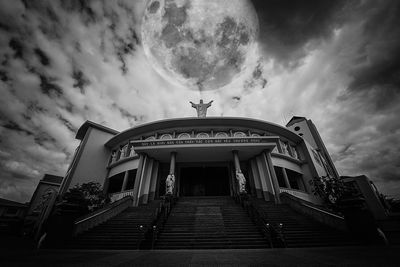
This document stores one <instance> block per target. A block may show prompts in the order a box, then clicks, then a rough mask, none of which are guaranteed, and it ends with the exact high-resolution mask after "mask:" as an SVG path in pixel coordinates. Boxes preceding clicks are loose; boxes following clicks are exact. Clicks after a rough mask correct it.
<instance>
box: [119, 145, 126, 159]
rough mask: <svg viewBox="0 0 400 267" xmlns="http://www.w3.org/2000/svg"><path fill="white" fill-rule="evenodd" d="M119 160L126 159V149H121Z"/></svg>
mask: <svg viewBox="0 0 400 267" xmlns="http://www.w3.org/2000/svg"><path fill="white" fill-rule="evenodd" d="M119 155H120V156H119V158H120V159H123V158H125V149H124V147H121V148H120V149H119Z"/></svg>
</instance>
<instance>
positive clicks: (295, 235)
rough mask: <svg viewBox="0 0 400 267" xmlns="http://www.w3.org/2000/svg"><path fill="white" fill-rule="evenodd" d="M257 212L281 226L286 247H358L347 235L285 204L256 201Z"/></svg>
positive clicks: (270, 221)
mask: <svg viewBox="0 0 400 267" xmlns="http://www.w3.org/2000/svg"><path fill="white" fill-rule="evenodd" d="M256 202H257V206H258V210H259V211H260V213H262V216H263V217H264V218H266V220H267V221H268V222H269V223H271V224H274V225H279V224H280V223H282V224H283V234H284V237H285V241H286V246H287V247H289V248H290V247H328V246H353V245H360V242H359V241H356V240H354V239H352V238H351V236H350V235H349V233H346V232H341V231H339V230H336V229H333V228H330V227H328V226H325V225H323V224H321V223H319V222H317V221H315V220H313V219H311V218H309V217H307V216H305V215H303V214H300V213H297V212H296V211H294V210H293V209H291V208H290V207H289V206H288V205H286V204H279V205H277V204H274V203H271V202H265V201H263V200H256Z"/></svg>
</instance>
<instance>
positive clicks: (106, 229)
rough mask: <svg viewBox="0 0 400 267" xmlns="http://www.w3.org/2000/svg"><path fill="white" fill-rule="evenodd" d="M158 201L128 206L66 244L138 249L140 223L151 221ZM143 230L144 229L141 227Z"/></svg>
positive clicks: (93, 247) (79, 247)
mask: <svg viewBox="0 0 400 267" xmlns="http://www.w3.org/2000/svg"><path fill="white" fill-rule="evenodd" d="M158 206H159V201H153V202H151V203H150V204H147V205H144V206H139V207H130V208H127V209H126V210H124V211H123V212H121V213H120V214H118V215H117V216H115V217H114V218H112V219H110V220H108V221H107V222H105V223H103V224H100V225H98V226H96V227H94V228H92V229H90V230H89V231H87V232H85V233H83V234H81V235H79V236H77V237H76V238H75V239H73V240H72V241H71V242H68V243H67V244H66V247H67V248H72V249H138V248H139V245H140V241H141V239H142V237H143V231H141V230H140V229H139V227H140V225H143V226H145V227H147V226H149V225H150V224H151V223H152V220H153V218H154V214H155V210H156V208H157V207H158ZM143 230H145V229H143Z"/></svg>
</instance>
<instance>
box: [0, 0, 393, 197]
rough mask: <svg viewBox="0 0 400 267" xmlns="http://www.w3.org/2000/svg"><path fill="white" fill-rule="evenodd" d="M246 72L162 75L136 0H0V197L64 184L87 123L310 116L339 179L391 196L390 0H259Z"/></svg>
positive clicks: (140, 4)
mask: <svg viewBox="0 0 400 267" xmlns="http://www.w3.org/2000/svg"><path fill="white" fill-rule="evenodd" d="M253 3H254V4H255V6H256V10H257V11H258V16H259V20H260V23H261V25H260V34H261V35H260V38H259V40H258V43H257V44H256V45H255V46H254V48H252V49H251V51H249V55H250V56H249V59H248V61H247V62H246V70H245V73H244V75H243V76H241V77H239V78H237V79H235V80H234V81H233V82H232V83H231V84H229V85H228V86H225V87H223V88H221V89H220V90H215V91H202V92H198V91H192V90H188V89H187V88H185V87H183V86H179V85H176V84H174V85H172V84H170V83H169V82H168V81H166V80H164V78H163V77H161V76H159V75H158V73H157V72H156V71H154V69H153V68H152V66H151V64H150V63H149V62H148V61H147V58H146V56H145V54H144V52H143V48H142V46H141V36H140V35H139V34H138V33H140V32H141V31H140V24H141V15H142V14H143V10H144V7H145V4H146V1H144V0H141V1H128V0H127V1H103V2H102V1H78V0H77V1H23V2H22V1H11V2H10V1H0V95H1V98H0V171H1V173H2V176H1V177H0V196H1V197H7V198H10V199H14V200H19V201H27V200H29V198H30V195H31V194H32V192H33V190H34V188H35V186H36V184H37V183H38V181H39V179H40V178H41V177H42V176H43V174H44V173H53V174H57V175H63V174H64V173H65V171H66V169H67V167H68V164H69V163H70V162H71V157H72V155H73V152H74V150H75V148H76V147H77V145H78V141H77V140H75V139H74V136H75V133H76V131H77V129H78V128H79V127H80V126H81V125H82V123H83V122H84V121H85V120H88V119H89V120H92V121H94V122H97V123H100V124H104V125H105V126H108V127H111V128H114V129H116V130H125V129H127V128H129V127H133V126H135V125H138V124H141V123H144V122H149V121H154V120H158V119H164V118H173V117H187V116H195V111H194V110H193V109H192V108H191V107H190V105H189V103H188V101H193V102H196V101H198V100H199V99H200V98H203V99H204V101H206V102H208V101H209V100H211V99H213V100H214V102H213V105H212V107H211V108H210V109H209V110H208V115H209V116H242V117H252V118H258V119H264V120H267V121H271V122H275V123H279V124H284V123H285V122H286V121H287V120H288V119H289V117H290V116H291V115H303V116H306V117H308V118H311V119H312V120H313V121H314V123H315V124H316V126H317V128H318V129H319V131H320V133H321V136H322V138H323V140H324V141H325V143H326V145H327V147H328V150H329V151H330V152H331V154H332V157H333V159H334V161H335V163H336V165H337V167H338V169H339V171H340V173H341V174H345V175H356V174H366V175H368V176H370V177H371V178H372V179H373V180H374V181H375V182H376V183H377V184H378V186H379V187H380V188H381V189H382V190H383V192H384V193H390V194H393V193H395V192H394V190H395V188H399V187H400V186H399V184H400V181H399V175H400V173H399V169H400V168H399V165H398V162H400V160H399V159H400V152H399V149H398V148H397V146H396V144H398V143H399V141H400V140H399V139H400V138H399V134H400V132H399V128H400V124H399V120H398V118H399V116H398V114H400V110H399V105H398V104H397V103H399V100H400V99H399V80H398V79H399V78H398V77H400V75H398V73H399V72H398V71H399V62H400V61H399V60H400V58H399V55H400V53H399V47H400V45H399V40H400V37H399V31H398V30H397V27H398V25H399V18H400V15H399V4H398V3H397V1H383V2H378V1H307V2H304V1H258V0H254V1H253Z"/></svg>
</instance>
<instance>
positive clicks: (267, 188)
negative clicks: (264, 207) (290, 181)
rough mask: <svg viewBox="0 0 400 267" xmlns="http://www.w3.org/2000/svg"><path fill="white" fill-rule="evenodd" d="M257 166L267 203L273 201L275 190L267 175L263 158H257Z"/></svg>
mask: <svg viewBox="0 0 400 267" xmlns="http://www.w3.org/2000/svg"><path fill="white" fill-rule="evenodd" d="M256 165H257V169H258V173H259V177H260V183H261V189H262V193H263V196H264V200H265V201H272V200H273V194H274V193H273V189H272V185H271V183H270V182H269V181H268V182H267V180H269V177H268V176H269V175H268V173H267V169H266V167H267V166H266V164H263V158H262V157H261V156H257V157H256Z"/></svg>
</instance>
